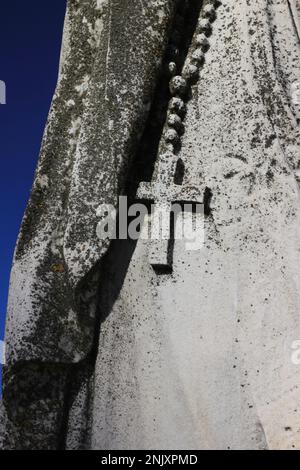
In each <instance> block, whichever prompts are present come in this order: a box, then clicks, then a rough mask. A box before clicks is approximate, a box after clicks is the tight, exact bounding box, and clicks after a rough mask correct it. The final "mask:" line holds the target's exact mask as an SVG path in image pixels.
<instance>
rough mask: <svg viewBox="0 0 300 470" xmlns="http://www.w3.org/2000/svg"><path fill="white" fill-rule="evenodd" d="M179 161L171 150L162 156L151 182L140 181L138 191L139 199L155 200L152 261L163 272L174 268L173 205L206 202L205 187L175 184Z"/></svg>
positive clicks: (152, 228)
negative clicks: (172, 241)
mask: <svg viewBox="0 0 300 470" xmlns="http://www.w3.org/2000/svg"><path fill="white" fill-rule="evenodd" d="M177 163H178V157H175V156H174V155H172V154H169V153H167V154H165V155H163V156H162V157H161V159H160V162H159V165H158V167H157V171H156V175H155V176H154V179H153V180H152V182H151V183H145V182H143V183H140V185H139V188H138V192H137V198H138V199H141V200H144V201H150V202H152V203H154V212H153V213H152V227H151V233H152V234H153V233H155V234H156V237H155V239H153V238H152V239H151V245H150V253H149V261H150V264H151V265H152V266H153V268H154V269H158V270H162V271H170V270H172V265H173V259H172V258H173V254H172V247H171V231H172V227H171V213H172V212H171V211H172V206H173V205H174V204H176V203H178V204H181V205H182V204H203V203H204V188H203V187H200V186H199V187H196V186H192V185H185V184H175V183H174V179H175V174H176V165H177ZM153 225H154V226H153ZM162 228H163V230H162ZM162 232H163V233H162Z"/></svg>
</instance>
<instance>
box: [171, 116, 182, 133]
mask: <svg viewBox="0 0 300 470" xmlns="http://www.w3.org/2000/svg"><path fill="white" fill-rule="evenodd" d="M168 126H169V127H173V128H174V129H176V131H180V130H181V129H182V120H181V118H180V117H179V116H178V114H174V113H172V114H169V116H168Z"/></svg>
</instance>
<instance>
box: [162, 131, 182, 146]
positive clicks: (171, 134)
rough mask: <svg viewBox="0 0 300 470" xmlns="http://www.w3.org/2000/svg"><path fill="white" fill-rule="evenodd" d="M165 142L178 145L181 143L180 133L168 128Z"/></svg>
mask: <svg viewBox="0 0 300 470" xmlns="http://www.w3.org/2000/svg"><path fill="white" fill-rule="evenodd" d="M165 141H166V142H167V143H171V144H173V145H176V144H177V143H178V142H179V135H178V132H177V131H176V130H175V129H173V128H168V129H167V130H166V132H165Z"/></svg>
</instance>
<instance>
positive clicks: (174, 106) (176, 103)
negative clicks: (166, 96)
mask: <svg viewBox="0 0 300 470" xmlns="http://www.w3.org/2000/svg"><path fill="white" fill-rule="evenodd" d="M169 110H170V111H171V112H173V113H177V114H178V115H179V116H181V117H183V116H184V114H185V112H186V106H185V103H184V101H183V100H182V99H181V98H178V97H174V98H172V99H171V100H170V103H169Z"/></svg>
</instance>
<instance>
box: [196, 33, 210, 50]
mask: <svg viewBox="0 0 300 470" xmlns="http://www.w3.org/2000/svg"><path fill="white" fill-rule="evenodd" d="M195 42H196V45H197V46H199V47H201V49H202V50H203V51H206V50H207V49H208V47H209V42H208V39H207V37H206V36H205V34H203V33H201V34H198V35H197V36H196V39H195Z"/></svg>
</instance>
